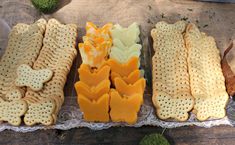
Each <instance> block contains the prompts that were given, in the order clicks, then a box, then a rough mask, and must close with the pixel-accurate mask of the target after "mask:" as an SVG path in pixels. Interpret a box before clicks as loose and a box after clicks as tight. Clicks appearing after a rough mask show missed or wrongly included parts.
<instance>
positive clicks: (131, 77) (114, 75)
mask: <svg viewBox="0 0 235 145" xmlns="http://www.w3.org/2000/svg"><path fill="white" fill-rule="evenodd" d="M117 77H119V78H122V79H123V80H124V81H125V82H126V83H127V84H134V83H135V82H136V81H137V80H139V78H140V70H138V69H137V70H135V71H133V72H131V73H130V74H129V75H128V76H127V77H126V76H124V77H121V75H119V74H118V73H116V72H111V80H112V83H113V84H114V80H115V78H117Z"/></svg>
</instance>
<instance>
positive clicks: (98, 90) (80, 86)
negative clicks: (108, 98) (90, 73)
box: [74, 80, 110, 100]
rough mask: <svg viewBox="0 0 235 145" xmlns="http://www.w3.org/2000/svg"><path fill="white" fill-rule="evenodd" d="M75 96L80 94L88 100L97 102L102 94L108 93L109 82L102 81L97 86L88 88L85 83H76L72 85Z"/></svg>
mask: <svg viewBox="0 0 235 145" xmlns="http://www.w3.org/2000/svg"><path fill="white" fill-rule="evenodd" d="M74 87H75V90H76V92H77V95H78V96H79V94H82V95H83V96H85V97H86V98H88V99H90V100H98V99H99V97H100V96H102V95H103V94H107V93H109V90H110V81H109V80H103V81H102V82H101V83H99V84H98V85H97V86H93V87H91V86H88V85H87V84H86V83H85V82H82V81H78V82H76V83H75V85H74Z"/></svg>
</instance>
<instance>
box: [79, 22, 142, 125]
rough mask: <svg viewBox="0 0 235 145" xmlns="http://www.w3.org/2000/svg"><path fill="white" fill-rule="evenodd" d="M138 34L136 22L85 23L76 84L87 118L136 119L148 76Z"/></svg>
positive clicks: (105, 120) (102, 119)
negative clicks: (142, 65) (142, 67)
mask: <svg viewBox="0 0 235 145" xmlns="http://www.w3.org/2000/svg"><path fill="white" fill-rule="evenodd" d="M139 34H140V30H139V27H138V25H137V24H136V23H133V24H132V25H130V26H129V27H128V28H123V27H121V26H120V25H118V24H116V25H114V26H113V25H112V24H111V23H108V24H106V25H104V26H103V27H102V28H97V27H96V26H95V25H94V24H93V23H90V22H88V23H87V24H86V35H85V36H84V37H83V41H84V42H83V43H79V51H80V54H81V57H82V64H81V66H80V68H79V69H78V73H79V79H80V81H78V82H76V83H75V89H76V91H77V95H78V98H77V99H78V104H79V106H80V109H81V111H82V112H83V117H84V119H85V120H86V121H97V122H108V121H109V120H110V118H111V120H112V121H114V122H127V123H129V124H133V123H135V122H136V121H137V116H138V115H137V114H138V112H139V110H140V107H141V104H142V103H143V94H144V90H145V79H144V78H143V77H142V75H141V73H140V70H139V67H140V58H139V57H140V54H141V47H142V46H141V45H140V44H137V43H138V42H139ZM110 80H111V81H110Z"/></svg>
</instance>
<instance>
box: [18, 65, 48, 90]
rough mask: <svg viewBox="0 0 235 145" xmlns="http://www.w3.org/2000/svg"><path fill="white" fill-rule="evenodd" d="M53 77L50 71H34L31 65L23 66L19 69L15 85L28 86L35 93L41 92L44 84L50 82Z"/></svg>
mask: <svg viewBox="0 0 235 145" xmlns="http://www.w3.org/2000/svg"><path fill="white" fill-rule="evenodd" d="M52 75H53V72H52V71H51V70H50V69H40V70H33V69H32V68H31V67H30V66H29V65H26V64H22V65H20V66H19V67H18V68H17V78H16V80H15V85H16V86H19V87H24V86H28V87H30V88H31V89H32V90H34V91H39V90H41V89H42V87H43V83H45V82H47V81H49V80H50V79H51V77H52Z"/></svg>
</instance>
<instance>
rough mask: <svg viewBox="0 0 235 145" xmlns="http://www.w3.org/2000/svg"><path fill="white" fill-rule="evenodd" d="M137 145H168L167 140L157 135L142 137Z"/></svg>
mask: <svg viewBox="0 0 235 145" xmlns="http://www.w3.org/2000/svg"><path fill="white" fill-rule="evenodd" d="M139 145H170V144H169V142H168V141H167V139H166V138H165V137H164V136H163V135H161V134H158V133H154V134H150V135H146V136H144V138H143V139H142V140H141V141H140V143H139Z"/></svg>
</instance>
